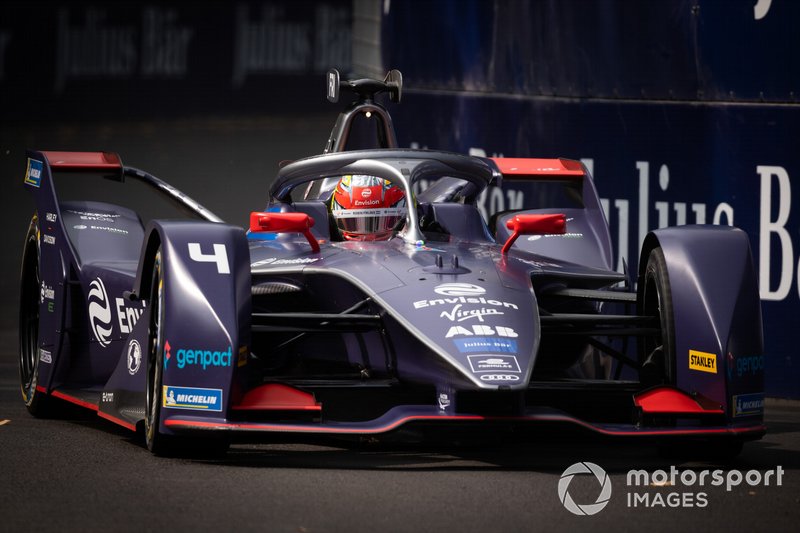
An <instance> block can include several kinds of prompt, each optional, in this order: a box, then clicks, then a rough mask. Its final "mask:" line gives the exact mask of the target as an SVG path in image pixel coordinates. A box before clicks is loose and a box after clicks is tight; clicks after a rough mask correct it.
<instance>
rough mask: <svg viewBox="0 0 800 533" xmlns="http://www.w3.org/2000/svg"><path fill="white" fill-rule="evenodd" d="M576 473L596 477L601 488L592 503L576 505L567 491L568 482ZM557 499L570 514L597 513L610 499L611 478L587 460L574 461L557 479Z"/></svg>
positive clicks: (588, 514)
mask: <svg viewBox="0 0 800 533" xmlns="http://www.w3.org/2000/svg"><path fill="white" fill-rule="evenodd" d="M576 474H593V475H594V477H595V478H597V482H598V483H600V487H601V489H600V494H599V495H598V496H597V500H595V502H594V503H589V504H584V505H578V504H577V503H575V501H574V500H573V499H572V496H570V494H569V492H567V489H568V488H569V484H570V482H571V481H572V478H574V477H575V475H576ZM558 499H559V500H561V504H562V505H563V506H564V507H566V509H567V511H569V512H570V513H572V514H576V515H580V516H591V515H593V514H597V513H599V512H600V511H602V510H603V509H604V508H605V506H606V505H608V500H609V499H611V478H610V477H608V474H606V471H605V470H603V469H602V468H601V467H599V466H598V465H596V464H594V463H590V462H588V461H585V462H583V463H575V464H574V465H572V466H570V467H568V468H567V469H566V470H564V473H563V474H561V479H560V480H559V481H558Z"/></svg>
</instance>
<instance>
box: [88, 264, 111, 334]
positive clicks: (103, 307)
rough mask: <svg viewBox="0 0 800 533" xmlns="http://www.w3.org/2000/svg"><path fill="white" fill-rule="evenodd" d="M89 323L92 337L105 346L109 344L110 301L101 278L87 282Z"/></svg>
mask: <svg viewBox="0 0 800 533" xmlns="http://www.w3.org/2000/svg"><path fill="white" fill-rule="evenodd" d="M88 302H89V323H90V324H91V326H92V333H94V338H95V339H96V340H97V342H98V343H100V346H102V347H103V348H105V347H106V346H108V345H109V344H111V331H112V327H111V302H110V301H109V299H108V293H107V292H106V286H105V285H103V280H101V279H100V278H97V279H95V280H94V281H92V282H91V283H90V284H89V297H88Z"/></svg>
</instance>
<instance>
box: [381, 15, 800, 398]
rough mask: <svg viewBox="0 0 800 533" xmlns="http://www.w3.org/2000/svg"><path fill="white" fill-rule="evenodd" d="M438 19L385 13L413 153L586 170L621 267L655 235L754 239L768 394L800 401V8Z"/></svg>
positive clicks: (402, 124)
mask: <svg viewBox="0 0 800 533" xmlns="http://www.w3.org/2000/svg"><path fill="white" fill-rule="evenodd" d="M754 4H755V5H754ZM426 6H427V7H426V10H425V12H424V13H422V12H421V11H420V9H419V4H418V3H414V2H411V3H407V2H392V3H391V4H389V5H388V6H387V7H388V9H385V10H384V17H383V25H382V29H383V39H384V41H383V51H384V64H385V65H386V66H387V67H390V68H397V69H400V70H401V71H402V72H403V74H404V78H405V86H406V87H407V89H406V90H405V92H404V102H403V104H402V106H403V108H404V109H403V112H402V113H400V112H396V113H395V114H394V118H395V123H396V127H397V131H398V136H399V141H400V143H401V145H405V146H419V147H425V146H427V147H430V148H441V149H449V150H454V151H459V152H472V153H475V154H486V155H493V154H502V155H505V156H510V157H514V156H516V157H525V156H539V157H553V156H558V157H568V158H573V159H583V160H584V161H585V162H586V163H587V165H588V166H589V168H590V170H591V171H592V173H593V175H594V177H595V180H596V182H597V186H598V189H599V191H600V195H601V197H602V198H603V199H604V206H605V207H606V212H607V215H608V218H609V222H610V225H611V232H612V237H613V239H614V246H615V250H616V254H617V261H618V264H619V265H621V263H622V261H623V260H626V261H627V262H628V264H629V265H631V266H632V267H633V268H635V267H636V263H637V254H638V249H639V245H640V243H641V241H642V238H643V236H644V234H645V233H646V231H647V230H648V229H652V228H657V227H663V226H666V225H679V224H694V223H714V224H732V225H736V226H738V227H741V228H742V229H744V230H745V231H746V232H747V233H748V235H749V236H750V240H751V246H752V249H753V255H754V259H755V261H756V265H757V268H758V270H759V275H760V290H761V296H762V309H763V314H764V325H765V348H766V357H765V378H766V386H767V393H768V394H770V395H772V396H785V397H795V398H796V397H800V358H798V355H797V350H796V349H795V347H794V333H795V330H796V328H797V327H798V326H800V213H798V210H800V208H798V207H797V206H798V205H799V202H800V192H798V189H800V184H798V183H797V180H798V178H797V176H800V155H798V148H800V142H799V141H800V105H798V103H797V97H798V96H800V62H798V61H797V60H796V58H795V57H794V53H796V52H800V32H797V31H793V30H794V27H795V26H796V21H797V20H800V3H797V2H789V1H787V0H773V1H771V2H770V1H768V0H761V1H760V2H758V3H756V2H754V1H735V0H731V1H727V2H717V1H699V0H695V1H693V2H687V1H666V0H665V1H655V2H628V1H624V0H621V1H604V2H583V1H571V0H561V1H559V2H544V1H542V2H507V1H499V0H497V1H495V2H491V1H450V2H437V3H434V4H426ZM793 185H794V187H793ZM503 201H504V199H503V198H502V197H501V196H498V197H495V198H486V199H483V202H484V207H486V208H487V210H495V209H497V208H502V205H498V204H500V203H501V202H503Z"/></svg>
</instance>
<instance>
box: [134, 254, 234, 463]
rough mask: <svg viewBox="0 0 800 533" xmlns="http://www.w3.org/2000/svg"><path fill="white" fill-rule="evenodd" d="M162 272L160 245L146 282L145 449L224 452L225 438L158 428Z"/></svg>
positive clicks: (179, 452) (175, 453)
mask: <svg viewBox="0 0 800 533" xmlns="http://www.w3.org/2000/svg"><path fill="white" fill-rule="evenodd" d="M163 287H164V272H163V265H162V259H161V248H159V249H158V251H157V252H156V256H155V260H154V262H153V273H152V277H151V284H150V300H149V301H148V304H149V305H150V306H151V309H150V323H149V326H148V342H147V345H148V346H147V348H148V349H147V354H148V357H147V391H146V394H145V402H146V405H145V417H144V434H145V443H146V444H147V449H148V450H150V451H151V452H153V453H154V454H155V455H161V456H179V455H180V456H195V457H216V456H221V455H224V454H225V452H227V451H228V447H229V442H228V440H227V438H219V437H215V438H204V439H190V438H187V437H178V436H175V435H167V434H164V433H162V432H161V431H159V426H160V423H161V409H162V405H163V403H162V402H163V394H164V392H163V391H164V387H163V385H162V383H163V371H164V335H163V332H164V315H165V313H164V290H163Z"/></svg>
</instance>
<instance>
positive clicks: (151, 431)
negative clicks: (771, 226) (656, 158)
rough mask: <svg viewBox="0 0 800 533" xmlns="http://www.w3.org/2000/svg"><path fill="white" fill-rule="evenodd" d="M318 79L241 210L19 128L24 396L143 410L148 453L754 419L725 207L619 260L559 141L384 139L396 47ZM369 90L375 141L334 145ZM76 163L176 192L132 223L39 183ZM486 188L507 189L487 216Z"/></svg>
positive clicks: (130, 412)
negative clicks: (374, 65) (533, 147)
mask: <svg viewBox="0 0 800 533" xmlns="http://www.w3.org/2000/svg"><path fill="white" fill-rule="evenodd" d="M328 79H329V82H330V83H329V84H328V98H329V100H331V101H333V102H336V101H338V99H339V97H340V92H342V91H347V92H350V93H353V94H354V95H355V100H354V101H353V102H352V103H351V104H350V105H349V106H348V107H347V108H346V109H345V110H344V111H343V112H342V113H341V114H340V115H339V118H338V120H337V122H336V124H335V126H334V128H333V130H332V132H331V134H330V137H329V140H328V143H327V145H326V147H325V149H324V152H323V153H322V154H321V155H317V156H314V157H309V158H306V159H301V160H298V161H295V162H292V163H289V164H286V165H284V166H283V167H282V168H280V170H279V172H278V174H277V176H276V177H275V178H274V180H273V182H272V185H271V187H270V189H269V198H268V199H267V203H266V207H265V209H264V211H261V212H254V213H251V216H250V227H249V228H248V229H246V230H245V229H242V228H240V227H237V226H233V225H229V224H225V223H223V222H222V221H221V220H220V219H219V218H218V217H217V216H215V215H214V214H213V213H211V212H210V211H209V210H207V209H206V208H204V207H203V206H201V205H199V204H198V203H197V202H195V201H194V200H192V199H191V198H189V197H188V196H187V195H186V194H184V193H182V192H180V191H178V190H176V189H175V188H174V187H172V186H170V185H169V184H167V183H166V182H164V181H162V180H160V179H158V178H156V177H155V176H152V175H151V174H149V173H147V172H144V171H142V170H138V169H135V168H132V167H128V166H124V165H123V164H122V162H121V160H120V158H119V156H117V155H116V154H113V153H107V152H42V151H29V152H28V154H27V166H26V169H25V176H24V179H23V183H24V186H25V187H26V189H27V190H28V191H29V192H30V193H31V194H32V196H33V198H34V201H35V208H36V214H34V216H33V219H32V220H31V223H30V227H29V230H28V232H27V236H26V239H25V246H24V249H23V261H22V265H23V266H22V273H21V304H20V363H19V364H20V381H21V390H22V396H23V399H24V401H25V404H26V405H27V408H28V410H29V411H30V412H31V413H32V414H34V415H42V414H44V413H46V412H47V411H48V409H49V408H50V407H51V406H52V403H53V401H54V399H60V400H66V401H69V402H72V403H75V404H78V405H81V406H83V407H86V408H89V409H92V410H95V411H97V413H98V415H99V416H101V417H103V418H106V419H108V420H110V421H112V422H114V423H117V424H120V425H122V426H124V427H126V428H128V429H130V430H136V429H137V428H139V427H141V428H143V430H144V435H145V442H146V444H147V446H148V448H149V449H150V450H152V451H153V452H154V453H157V454H166V453H181V452H184V451H189V450H196V449H213V450H218V451H219V450H224V449H226V448H227V446H228V444H229V442H230V440H231V438H232V437H235V436H237V435H239V434H242V433H247V434H249V437H248V438H252V436H253V434H262V435H263V436H264V439H265V440H268V439H269V435H270V434H272V433H275V432H281V433H297V434H333V435H379V434H384V433H390V432H394V431H396V430H399V429H401V428H403V427H406V426H424V427H431V428H434V429H436V428H448V427H452V426H459V427H462V426H466V427H467V428H469V429H472V430H474V431H477V432H480V431H486V430H488V428H494V427H497V426H502V427H510V426H512V427H513V426H519V425H521V426H530V425H535V424H538V423H550V424H552V423H563V424H567V425H570V424H571V425H577V426H579V427H582V428H585V429H587V430H591V431H595V432H598V433H601V434H606V435H621V436H630V437H632V438H638V437H653V438H657V439H664V440H669V439H674V440H678V439H687V438H702V439H705V440H709V439H710V440H713V441H714V443H715V444H714V445H715V446H717V448H715V449H718V450H719V451H720V453H725V452H727V451H730V450H734V451H735V450H737V449H738V448H740V447H741V443H742V442H743V441H746V440H749V439H756V438H759V437H761V436H762V435H763V434H764V432H765V428H764V425H763V377H762V376H763V373H760V372H758V373H757V372H751V371H750V369H751V368H755V367H756V366H757V365H758V364H759V362H760V361H763V348H762V327H761V314H760V304H759V298H758V289H757V283H756V276H755V273H754V268H753V261H752V257H751V251H750V244H749V241H748V238H747V236H746V234H745V233H744V232H742V231H740V230H738V229H735V228H729V227H712V226H684V227H677V228H663V229H659V230H655V231H653V232H651V233H649V234H648V235H647V237H646V239H645V240H644V242H643V244H642V248H641V252H640V262H639V264H640V268H639V270H638V272H624V273H620V272H617V271H615V270H613V267H612V264H611V258H612V253H611V244H610V243H611V240H610V238H609V231H608V225H607V223H606V220H605V217H604V214H603V211H602V209H601V206H600V202H599V200H598V195H597V192H596V190H595V186H594V183H593V181H592V178H591V176H590V175H589V173H588V172H587V170H586V168H585V167H584V166H583V165H582V164H581V163H579V162H577V161H571V160H566V159H522V158H481V157H471V156H466V155H461V154H455V153H448V152H441V151H433V150H411V149H403V148H398V147H397V141H396V137H395V132H394V130H393V127H392V122H391V118H390V116H389V114H388V112H387V110H386V108H385V107H384V106H383V105H381V104H380V103H378V102H377V101H376V99H375V98H376V96H377V95H378V94H379V93H388V95H389V98H390V99H391V100H392V101H394V102H399V101H400V97H401V90H402V77H401V75H400V73H399V72H398V71H391V72H390V73H389V75H388V76H387V78H386V79H385V80H383V81H380V80H371V79H361V80H353V81H343V80H340V79H339V74H338V72H336V71H335V70H331V71H330V72H329V74H328ZM367 113H369V114H370V116H371V117H372V120H375V123H376V124H377V131H378V143H379V146H380V148H376V149H370V150H347V149H346V145H347V140H348V136H349V133H350V127H351V124H352V123H353V121H354V120H355V119H356V118H358V117H360V116H362V115H364V114H367ZM75 172H80V173H83V174H90V175H93V176H96V177H97V178H109V179H111V180H116V181H118V182H120V184H122V183H124V182H125V181H130V180H135V181H138V182H141V183H143V184H144V185H147V186H149V187H150V188H152V189H153V190H154V191H155V192H156V193H158V194H160V195H162V196H163V197H164V198H166V199H167V200H169V201H171V202H173V203H174V204H176V205H177V207H179V208H180V209H181V210H182V211H184V212H189V213H191V215H192V216H193V218H192V219H186V220H175V219H169V220H161V219H158V220H153V221H150V222H149V223H148V224H147V225H143V224H142V222H141V219H140V217H139V215H138V214H137V213H136V212H134V211H132V210H131V209H129V208H126V207H123V206H119V205H115V204H110V203H102V202H95V201H62V200H61V199H60V198H59V197H58V195H57V194H56V188H55V183H56V182H57V181H58V180H60V179H63V176H64V175H69V174H70V173H75ZM422 184H424V186H423V185H422ZM120 186H122V185H120ZM489 189H500V190H501V191H502V190H504V189H513V190H516V191H521V192H520V193H519V194H520V196H519V197H520V198H521V199H524V201H523V202H522V204H521V207H520V208H519V209H515V210H513V211H505V212H499V213H494V214H493V215H492V216H491V217H489V219H488V220H486V219H484V218H483V217H482V215H481V213H480V212H479V210H478V208H477V207H476V199H477V197H478V196H479V195H480V194H481V193H483V192H484V191H486V190H489ZM95 226H96V227H95ZM109 228H111V229H109ZM371 232H372V233H371ZM87 235H90V237H87ZM564 235H570V236H573V238H562V237H563V236H564ZM575 236H578V237H575ZM520 237H522V238H520ZM532 237H548V238H532ZM737 362H738V366H737ZM102 400H105V401H102Z"/></svg>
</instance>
